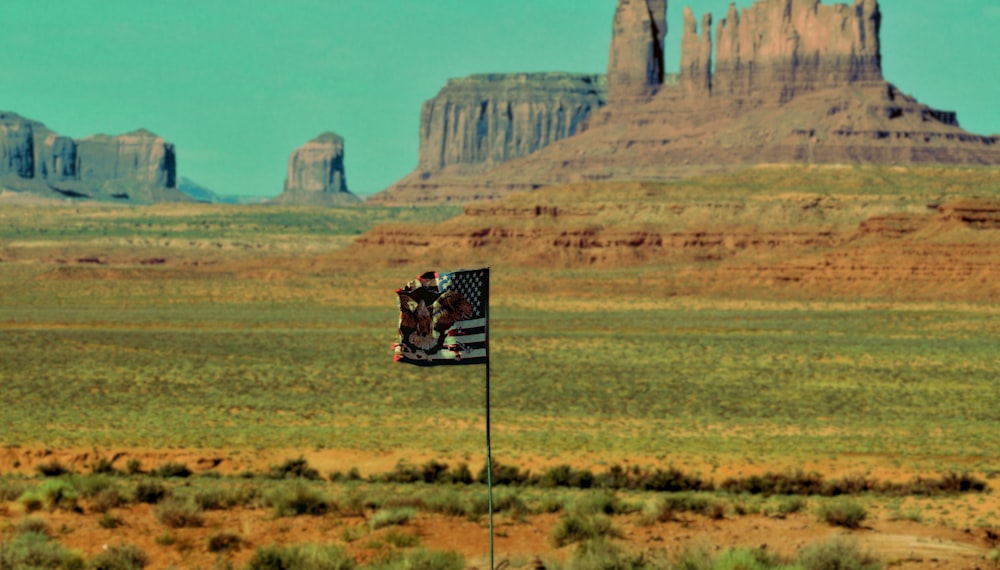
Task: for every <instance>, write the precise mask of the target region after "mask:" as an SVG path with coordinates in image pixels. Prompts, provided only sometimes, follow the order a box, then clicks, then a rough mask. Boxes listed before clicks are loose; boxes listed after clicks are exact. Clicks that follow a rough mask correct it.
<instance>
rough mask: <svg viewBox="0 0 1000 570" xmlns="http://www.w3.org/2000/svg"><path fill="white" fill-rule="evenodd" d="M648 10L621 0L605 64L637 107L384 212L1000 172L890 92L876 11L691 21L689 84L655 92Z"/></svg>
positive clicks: (775, 2) (969, 138)
mask: <svg viewBox="0 0 1000 570" xmlns="http://www.w3.org/2000/svg"><path fill="white" fill-rule="evenodd" d="M647 1H648V0H647ZM642 4H643V2H642V1H640V0H619V3H618V12H617V13H616V20H615V33H614V39H613V40H612V49H611V53H612V58H611V61H610V62H609V71H608V77H609V84H608V90H609V93H631V94H632V96H631V97H625V96H622V97H619V98H618V99H615V98H614V97H611V98H610V103H609V104H608V105H607V106H605V107H603V108H602V109H600V110H599V111H598V112H596V113H594V114H592V115H591V117H590V118H589V119H588V121H587V128H586V129H585V130H584V131H583V132H581V133H578V134H577V135H575V136H573V137H571V138H568V139H566V140H562V141H559V142H557V143H555V144H552V145H550V146H548V147H546V148H544V149H540V150H539V151H538V152H536V153H533V154H530V155H527V156H525V157H521V158H517V159H513V160H510V161H508V162H505V163H503V164H500V165H498V166H497V167H496V168H493V169H491V170H489V171H488V172H479V173H476V176H468V175H466V174H465V173H463V172H459V171H455V172H444V173H441V175H438V176H436V177H435V178H434V179H433V181H432V182H433V184H427V185H426V186H425V187H423V188H419V190H420V192H415V191H414V189H413V188H409V189H406V190H407V191H402V190H403V189H401V188H398V187H391V188H390V189H388V190H386V191H385V192H384V193H383V195H380V196H378V197H377V199H378V200H380V201H383V202H393V201H395V202H400V203H431V202H440V201H470V200H477V199H483V198H496V197H500V196H503V195H506V194H508V193H510V192H512V191H517V190H524V189H535V188H538V187H540V186H545V185H549V184H555V183H564V182H575V181H601V180H644V179H654V180H670V179H677V178H683V177H688V176H692V175H698V174H705V173H713V172H728V171H733V170H734V169H738V168H742V167H745V166H747V165H751V164H761V163H809V164H816V163H818V164H858V163H876V164H899V165H915V164H952V165H1000V137H997V136H982V135H976V134H973V133H969V132H967V131H965V130H963V129H962V128H961V127H960V126H959V122H958V119H957V117H956V115H955V113H953V112H949V111H943V110H939V109H934V108H931V107H928V106H927V105H923V104H921V103H919V102H918V101H917V100H916V99H915V98H913V97H912V96H909V95H907V94H905V93H902V92H901V91H900V90H899V89H897V88H896V87H895V86H894V85H892V84H891V83H888V82H887V81H885V80H884V79H883V77H882V70H881V57H882V54H881V44H880V39H879V30H880V26H881V17H882V16H881V12H880V10H879V7H878V3H877V2H876V1H875V0H854V2H853V4H851V5H847V4H831V5H827V4H821V3H820V2H819V0H758V1H757V2H755V3H754V4H753V5H752V6H750V7H749V8H745V9H743V10H741V11H738V10H737V9H736V8H735V7H731V8H730V10H729V13H728V14H727V16H726V18H724V19H722V20H721V21H720V22H719V23H718V25H717V26H716V30H715V36H714V38H713V36H712V32H713V30H712V20H711V18H710V17H709V16H707V15H706V16H705V17H704V18H702V19H701V22H700V23H699V22H698V19H697V18H696V17H695V16H694V14H692V13H691V12H690V11H689V10H688V11H686V14H685V22H684V26H683V32H682V39H681V62H682V69H681V74H680V78H679V80H678V82H677V84H676V85H670V84H664V85H661V86H659V87H654V85H653V84H654V83H655V81H653V80H650V78H649V76H648V75H642V74H640V73H639V70H640V69H649V67H650V65H651V64H650V62H651V61H653V60H651V59H650V58H649V56H648V53H649V52H648V51H644V50H642V49H638V48H635V45H638V44H635V42H637V41H639V39H642V38H649V37H653V36H652V35H651V34H652V32H651V30H655V29H657V24H656V23H655V21H654V19H651V17H646V16H644V14H645V13H646V12H648V10H646V9H647V8H649V6H650V5H651V3H647V4H646V5H645V8H643V7H642ZM626 16H627V17H626ZM628 38H632V39H630V40H628V41H626V39H628ZM644 41H645V40H644ZM622 46H632V47H630V48H627V49H626V47H622ZM654 51H655V50H654ZM653 59H655V58H653ZM713 62H714V64H713ZM713 66H714V72H713ZM642 77H646V79H642ZM637 86H639V87H637ZM640 87H641V88H640ZM643 94H644V95H645V96H640V95H643Z"/></svg>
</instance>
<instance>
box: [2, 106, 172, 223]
mask: <svg viewBox="0 0 1000 570" xmlns="http://www.w3.org/2000/svg"><path fill="white" fill-rule="evenodd" d="M176 167H177V161H176V158H175V153H174V145H173V144H171V143H169V142H167V141H165V140H164V139H163V138H162V137H160V136H157V135H155V134H153V133H151V132H149V131H147V130H144V129H139V130H136V131H132V132H130V133H125V134H123V135H117V136H110V135H93V136H89V137H86V138H83V139H73V138H70V137H65V136H60V135H59V134H58V133H56V132H54V131H52V130H50V129H48V128H46V126H45V125H44V124H42V123H40V122H38V121H33V120H31V119H26V118H24V117H22V116H20V115H18V114H17V113H13V112H10V111H0V188H4V189H6V190H7V191H8V192H9V193H21V194H24V195H25V196H22V197H21V198H22V199H25V200H29V199H30V197H29V196H28V195H31V196H37V197H39V198H41V199H43V200H45V199H59V200H64V199H75V200H97V201H111V202H121V203H130V204H149V203H153V202H183V201H186V200H187V197H186V196H184V195H183V194H181V193H180V192H178V191H177V189H176V187H175V184H174V181H175V175H176Z"/></svg>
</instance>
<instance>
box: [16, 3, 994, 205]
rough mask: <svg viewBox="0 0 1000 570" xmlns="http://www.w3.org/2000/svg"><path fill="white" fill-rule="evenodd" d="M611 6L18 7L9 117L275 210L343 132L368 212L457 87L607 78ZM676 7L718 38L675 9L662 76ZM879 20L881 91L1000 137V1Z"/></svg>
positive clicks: (675, 54)
mask: <svg viewBox="0 0 1000 570" xmlns="http://www.w3.org/2000/svg"><path fill="white" fill-rule="evenodd" d="M823 3H832V2H828V1H824V2H823ZM615 4H616V1H615V0H494V1H487V0H281V1H278V0H171V1H170V2H147V1H139V0H32V1H30V2H12V1H8V2H4V8H3V12H4V14H3V20H2V23H0V53H4V54H6V55H5V56H4V65H3V71H2V73H0V110H3V111H13V112H16V113H18V114H20V115H22V116H25V117H28V118H30V119H34V120H36V121H40V122H42V123H45V124H46V126H48V127H49V128H50V129H52V130H54V131H56V132H58V133H59V134H62V135H68V136H72V137H74V138H83V137H86V136H89V135H92V134H97V133H106V134H120V133H124V132H128V131H132V130H135V129H137V128H145V129H148V130H150V131H153V132H155V133H157V134H158V135H160V136H162V137H164V138H165V139H166V140H168V141H169V142H172V143H173V144H174V145H175V148H176V152H177V169H178V175H179V176H183V177H187V178H190V179H192V180H194V181H196V182H197V183H199V184H201V185H203V186H205V187H207V188H209V189H211V190H213V191H215V192H216V193H219V194H230V195H246V196H262V197H270V196H276V195H278V194H279V193H280V192H281V189H282V185H283V183H284V179H285V174H286V168H287V161H288V156H289V154H291V152H292V151H294V150H295V148H297V147H298V146H300V145H302V144H303V143H305V142H306V141H308V140H310V139H312V138H314V137H316V136H317V135H319V134H320V133H322V132H324V131H334V132H336V133H338V134H340V135H341V136H343V137H344V139H345V169H346V177H347V183H348V187H349V188H350V190H351V191H352V192H354V193H356V194H359V195H361V196H367V195H370V194H373V193H376V192H378V191H381V190H383V189H385V188H386V187H388V186H389V185H391V184H392V183H393V182H395V181H396V180H398V179H399V178H402V177H403V176H405V175H406V174H407V173H409V172H410V171H411V170H412V169H413V168H415V167H416V164H417V147H418V144H419V137H418V132H419V130H418V128H419V123H420V108H421V104H422V103H423V101H425V100H427V99H430V98H432V97H433V96H434V95H435V94H436V93H437V92H438V90H439V89H440V88H441V87H442V86H443V85H444V83H445V82H446V81H447V79H448V78H451V77H462V76H466V75H469V74H473V73H501V72H530V71H570V72H584V73H603V72H604V71H605V69H606V66H607V57H608V44H609V42H610V39H611V22H612V17H613V14H614V10H615ZM736 4H737V6H739V7H745V6H748V5H750V4H751V1H750V0H740V1H737V2H736ZM684 5H689V6H691V8H692V10H694V12H695V13H696V14H699V15H700V14H702V13H704V12H707V11H711V12H712V13H713V14H714V15H715V18H716V20H718V19H719V18H720V17H722V16H723V15H724V14H725V11H726V9H727V7H728V5H729V2H728V1H726V0H688V1H687V2H681V1H679V0H670V2H669V9H668V14H667V18H668V30H669V31H668V36H667V47H666V52H667V70H668V71H676V70H677V69H679V67H680V64H679V46H680V29H681V22H682V19H681V12H682V9H683V6H684ZM880 5H881V8H882V14H883V21H882V53H883V72H884V75H885V76H886V78H887V79H888V80H889V81H891V82H893V83H895V84H896V85H897V86H898V87H900V88H901V89H902V90H903V91H904V92H906V93H908V94H910V95H913V96H915V97H916V98H917V99H918V100H920V101H921V102H922V103H926V104H929V105H932V106H936V107H939V108H942V109H946V110H954V111H957V112H958V118H959V121H960V123H961V124H962V126H963V127H965V128H966V129H968V130H970V131H972V132H975V133H979V134H997V133H1000V57H998V55H1000V34H998V33H997V32H996V30H998V29H1000V0H948V1H947V2H944V1H942V0H881V2H880Z"/></svg>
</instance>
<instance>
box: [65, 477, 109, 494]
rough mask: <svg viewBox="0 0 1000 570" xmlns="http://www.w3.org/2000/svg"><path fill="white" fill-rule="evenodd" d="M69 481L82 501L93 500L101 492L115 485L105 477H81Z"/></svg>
mask: <svg viewBox="0 0 1000 570" xmlns="http://www.w3.org/2000/svg"><path fill="white" fill-rule="evenodd" d="M70 481H71V482H72V484H73V488H74V489H76V490H77V491H78V492H79V493H80V497H82V498H84V499H93V498H94V497H95V496H97V494H98V493H100V492H101V491H104V490H106V489H110V488H112V487H114V486H115V485H116V483H115V480H114V479H112V478H111V477H109V476H107V475H94V474H90V475H82V476H78V477H73V478H72V479H70Z"/></svg>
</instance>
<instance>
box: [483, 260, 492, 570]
mask: <svg viewBox="0 0 1000 570" xmlns="http://www.w3.org/2000/svg"><path fill="white" fill-rule="evenodd" d="M489 291H490V269H489V268H488V267H487V268H486V294H487V299H486V315H485V317H486V319H485V320H486V325H485V331H484V332H485V336H486V488H487V491H488V492H489V499H488V501H487V502H488V504H489V511H490V570H493V568H494V566H493V458H492V457H491V451H490V302H489Z"/></svg>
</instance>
